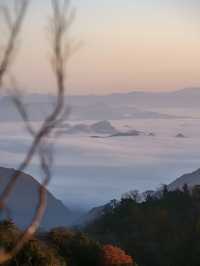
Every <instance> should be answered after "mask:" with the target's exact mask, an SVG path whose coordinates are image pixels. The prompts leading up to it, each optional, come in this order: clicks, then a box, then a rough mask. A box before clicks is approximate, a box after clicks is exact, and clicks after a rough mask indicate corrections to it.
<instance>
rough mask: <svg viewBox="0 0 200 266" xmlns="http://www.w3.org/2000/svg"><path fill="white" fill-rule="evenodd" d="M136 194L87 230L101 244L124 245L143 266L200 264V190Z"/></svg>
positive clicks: (185, 188)
mask: <svg viewBox="0 0 200 266" xmlns="http://www.w3.org/2000/svg"><path fill="white" fill-rule="evenodd" d="M158 194H159V193H157V194H152V193H151V192H149V193H146V199H145V201H143V202H138V201H137V197H135V194H134V195H132V194H129V195H128V196H127V197H124V198H123V199H122V200H121V201H120V202H119V204H118V205H117V206H116V207H115V208H114V209H110V210H109V211H107V212H106V213H105V214H104V215H103V216H102V217H101V218H99V219H98V220H96V221H95V222H93V224H90V225H89V226H88V227H87V229H86V231H87V232H88V233H89V234H90V235H91V236H93V237H94V238H95V239H98V240H99V241H100V242H101V243H108V242H109V243H112V244H113V245H117V246H120V247H121V248H123V249H124V250H126V252H128V254H130V255H131V256H132V257H133V258H135V260H136V261H137V263H138V265H140V266H169V265H170V266H199V265H200V189H199V187H195V188H194V189H193V191H192V192H191V191H189V190H188V188H187V186H186V185H185V186H184V188H183V190H181V191H178V190H177V191H171V192H169V191H168V190H167V186H166V187H164V189H163V192H162V193H160V195H158Z"/></svg>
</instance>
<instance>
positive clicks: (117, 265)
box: [102, 245, 134, 266]
mask: <svg viewBox="0 0 200 266" xmlns="http://www.w3.org/2000/svg"><path fill="white" fill-rule="evenodd" d="M133 265H134V262H133V259H132V258H131V257H130V256H128V255H127V254H126V253H125V252H124V251H123V250H122V249H120V248H118V247H114V246H112V245H105V246H104V247H103V249H102V266H133Z"/></svg>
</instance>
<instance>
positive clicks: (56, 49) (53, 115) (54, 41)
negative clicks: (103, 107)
mask: <svg viewBox="0 0 200 266" xmlns="http://www.w3.org/2000/svg"><path fill="white" fill-rule="evenodd" d="M11 2H12V1H4V3H3V4H4V5H3V6H2V7H1V10H0V11H1V13H0V14H1V16H2V20H3V21H4V25H5V31H6V33H7V35H6V36H7V39H6V40H5V39H1V48H2V47H3V48H2V49H1V54H0V89H2V86H3V85H5V77H9V79H10V80H11V82H12V86H13V87H14V89H15V92H14V94H13V96H12V99H13V102H14V104H15V106H16V107H17V110H18V111H19V113H20V114H21V117H22V118H23V120H24V122H25V125H26V128H27V130H28V132H29V133H30V134H31V136H32V138H33V141H32V144H31V145H30V148H29V150H28V152H27V154H26V156H25V158H24V160H23V161H22V162H21V164H20V166H19V168H18V171H16V172H15V173H14V175H13V176H12V177H11V179H10V181H9V182H8V184H7V186H6V187H5V189H4V191H3V192H2V194H1V195H0V209H1V211H6V212H7V211H8V210H7V202H8V199H9V196H10V194H11V192H12V191H13V189H14V187H15V184H16V182H17V180H18V178H19V176H20V174H21V172H22V171H24V170H25V169H26V168H27V166H28V165H29V163H30V162H31V161H32V159H33V157H34V156H35V154H37V153H38V155H39V158H40V166H41V169H42V172H43V175H44V179H43V181H42V183H41V186H40V187H39V190H38V198H39V200H38V206H37V208H36V210H35V215H34V217H33V220H32V222H31V224H30V225H29V226H28V228H26V230H25V231H24V232H23V234H22V235H21V237H20V238H19V239H18V241H17V243H16V245H15V246H14V248H13V249H12V250H10V251H9V252H8V251H6V250H4V251H3V250H2V252H1V253H0V264H2V263H5V262H6V261H8V260H10V259H12V258H13V257H14V256H16V254H17V253H18V252H19V251H20V250H21V249H22V248H23V246H24V245H25V244H26V243H27V242H28V241H29V240H30V239H31V238H32V236H33V235H34V234H35V232H36V231H37V229H38V227H39V225H40V222H41V220H42V217H43V214H44V211H45V206H46V186H47V185H48V183H49V182H50V179H51V176H52V174H51V168H52V164H53V143H52V142H50V141H49V140H50V137H53V136H56V135H57V130H56V128H57V127H58V126H59V125H60V124H61V123H62V121H63V119H64V118H65V117H66V115H67V114H68V111H69V110H68V108H66V106H65V97H64V96H65V89H66V86H65V81H66V74H65V73H66V72H65V70H66V63H67V62H68V59H69V57H70V55H71V45H70V42H69V40H68V39H66V37H67V36H66V34H67V33H68V30H69V27H70V25H71V22H72V21H73V17H74V12H73V11H72V10H71V8H70V1H69V0H51V2H52V11H53V12H52V17H51V20H50V25H49V30H50V34H51V48H52V58H51V65H52V69H53V73H54V76H55V80H56V85H57V86H56V97H55V99H56V100H55V104H54V107H53V110H52V111H51V112H50V113H49V114H48V116H47V117H46V118H45V119H44V121H42V123H41V127H40V128H39V129H38V130H36V129H35V128H34V127H32V125H31V123H30V121H29V114H28V112H27V110H26V108H25V105H24V103H23V101H22V98H21V95H20V93H19V92H18V88H17V87H18V86H17V82H16V80H15V79H14V78H13V77H11V75H10V66H11V64H12V61H13V57H14V54H15V53H16V46H17V40H18V37H19V34H20V32H21V28H22V24H23V21H24V18H25V14H26V11H27V8H28V4H29V0H13V2H14V8H12V7H11V6H10V3H11ZM13 10H14V12H13ZM2 36H4V35H3V34H2ZM51 139H52V138H51ZM54 139H56V138H54ZM30 207H31V206H30Z"/></svg>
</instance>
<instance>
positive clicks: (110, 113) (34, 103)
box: [0, 88, 200, 122]
mask: <svg viewBox="0 0 200 266" xmlns="http://www.w3.org/2000/svg"><path fill="white" fill-rule="evenodd" d="M199 101H200V89H199V88H191V89H183V90H178V91H172V92H147V91H133V92H129V93H114V94H109V95H77V96H66V103H67V104H68V105H69V106H71V114H70V119H72V120H115V119H132V118H134V119H149V118H150V119H158V118H159V119H165V118H166V119H169V118H177V116H176V115H171V114H166V113H165V111H164V109H165V108H199ZM0 103H1V104H0V121H6V122H7V121H18V120H20V116H19V115H18V114H17V112H16V109H15V107H14V106H13V103H12V101H11V98H10V97H9V96H2V97H0ZM24 103H25V106H26V108H27V110H28V112H29V114H30V120H31V121H40V120H41V116H44V117H45V115H46V114H48V112H49V111H50V110H51V109H52V105H53V103H54V96H53V95H47V94H25V95H24ZM154 109H160V111H159V112H158V111H155V110H154ZM162 109H163V111H162ZM186 117H187V115H186Z"/></svg>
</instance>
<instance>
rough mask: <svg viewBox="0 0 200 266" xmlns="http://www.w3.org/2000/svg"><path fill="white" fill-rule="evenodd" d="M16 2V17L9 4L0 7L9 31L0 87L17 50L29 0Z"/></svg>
mask: <svg viewBox="0 0 200 266" xmlns="http://www.w3.org/2000/svg"><path fill="white" fill-rule="evenodd" d="M15 2H17V3H18V4H16V8H15V15H14V18H13V16H12V14H11V11H10V9H9V7H8V6H2V7H1V8H0V11H1V13H2V15H3V18H4V22H5V24H6V26H7V27H8V32H9V37H8V41H7V44H6V48H5V50H4V52H3V57H2V59H1V61H0V88H1V87H2V82H3V78H4V75H5V74H6V72H7V71H8V69H9V66H10V63H11V60H12V58H13V54H14V52H15V48H16V41H17V38H18V36H19V33H20V30H21V27H22V22H23V20H24V16H25V14H26V10H27V7H28V3H29V0H17V1H15Z"/></svg>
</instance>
